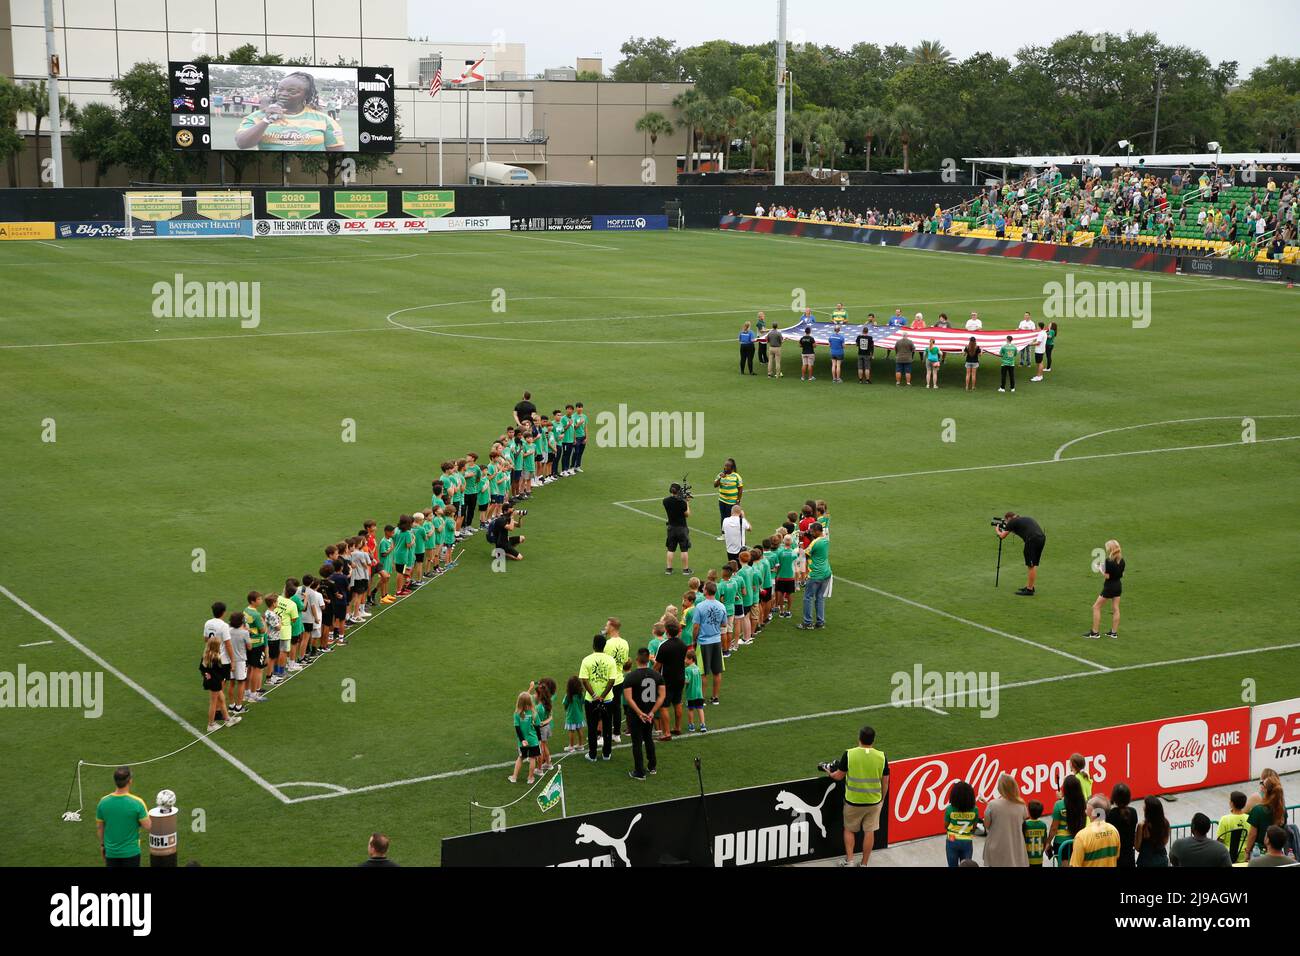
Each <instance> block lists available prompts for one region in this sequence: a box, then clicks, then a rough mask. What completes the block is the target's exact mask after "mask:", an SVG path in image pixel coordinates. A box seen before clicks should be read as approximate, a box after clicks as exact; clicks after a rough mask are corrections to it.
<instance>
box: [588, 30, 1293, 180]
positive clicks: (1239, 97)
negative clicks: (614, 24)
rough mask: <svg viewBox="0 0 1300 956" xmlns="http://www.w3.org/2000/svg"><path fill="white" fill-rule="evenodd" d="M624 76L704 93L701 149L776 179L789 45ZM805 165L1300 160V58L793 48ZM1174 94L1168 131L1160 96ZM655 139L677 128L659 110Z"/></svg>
mask: <svg viewBox="0 0 1300 956" xmlns="http://www.w3.org/2000/svg"><path fill="white" fill-rule="evenodd" d="M620 52H621V53H622V56H623V59H622V60H621V61H620V62H619V63H618V64H617V65H616V66H614V67H613V69H612V70H611V71H610V79H613V80H623V81H637V82H693V83H694V84H695V85H694V88H693V90H691V91H689V92H687V93H684V94H683V95H682V96H680V97H678V99H677V101H676V102H675V103H674V105H675V106H676V107H677V111H678V116H677V118H676V122H675V125H676V126H677V127H681V128H682V129H684V130H685V131H686V133H687V136H688V139H689V142H690V146H689V147H688V148H689V149H690V152H691V153H694V152H696V151H697V150H701V151H709V152H716V153H719V154H720V155H721V157H722V161H723V163H724V166H727V165H730V166H732V167H735V166H740V165H745V164H747V165H748V166H749V167H750V168H770V166H771V165H772V160H773V156H772V152H773V149H774V148H775V102H776V44H775V43H774V42H772V43H766V44H758V45H744V44H738V43H732V42H730V41H727V40H710V41H708V42H706V43H702V44H699V45H698V46H693V47H687V48H685V49H682V48H679V47H678V46H677V45H676V44H675V43H673V41H671V40H668V39H665V38H663V37H653V38H649V39H647V38H642V37H634V38H632V39H629V40H628V41H627V42H626V43H624V44H623V45H622V47H621V50H620ZM787 68H788V69H789V71H790V79H791V87H792V93H793V110H792V111H791V112H790V114H789V119H788V123H787V127H786V129H787V138H788V139H790V140H793V144H794V147H795V157H794V159H795V162H794V166H795V167H796V168H797V167H799V166H803V167H809V166H834V167H837V168H842V169H868V168H875V169H877V170H891V169H895V168H900V167H901V168H903V169H910V168H913V167H918V168H937V167H939V166H940V165H941V164H942V162H943V160H944V159H949V158H951V159H957V160H960V157H962V156H1013V155H1033V154H1056V153H1061V154H1078V155H1083V154H1094V155H1097V154H1103V155H1104V154H1108V153H1117V152H1122V150H1120V149H1119V147H1118V145H1117V144H1118V141H1119V140H1121V139H1126V140H1129V141H1131V142H1132V143H1133V144H1134V150H1135V151H1136V152H1148V151H1153V150H1152V148H1151V147H1152V137H1153V132H1155V138H1156V142H1155V149H1154V151H1155V152H1208V151H1209V150H1208V149H1207V145H1206V144H1207V143H1209V142H1211V141H1216V142H1218V143H1219V144H1220V147H1221V149H1222V150H1223V151H1224V152H1252V151H1269V152H1273V151H1288V150H1300V58H1292V57H1282V56H1272V57H1269V58H1268V60H1267V61H1266V62H1265V63H1264V64H1263V65H1262V66H1259V67H1256V68H1255V69H1253V70H1252V71H1251V72H1250V74H1249V76H1247V77H1246V78H1245V79H1244V80H1243V79H1240V78H1239V77H1238V64H1237V63H1236V62H1234V61H1225V62H1222V63H1218V64H1214V63H1211V62H1210V60H1209V58H1208V57H1206V56H1205V54H1203V53H1201V52H1199V51H1197V50H1194V49H1191V48H1188V47H1185V46H1171V45H1167V44H1163V43H1161V42H1160V40H1159V38H1158V37H1157V35H1156V34H1154V33H1142V34H1135V33H1131V32H1130V33H1127V34H1124V35H1122V36H1121V35H1117V34H1110V33H1098V34H1088V33H1082V32H1080V33H1073V34H1070V35H1069V36H1065V37H1061V38H1060V39H1058V40H1055V41H1054V42H1052V43H1051V44H1050V45H1047V46H1033V45H1031V46H1025V47H1022V48H1021V49H1020V50H1018V51H1017V52H1016V55H1015V58H1014V61H1012V60H1008V59H1006V58H1005V57H999V56H994V55H993V54H990V53H976V54H973V55H972V56H969V57H967V58H966V59H964V60H961V61H958V60H956V59H955V58H954V57H953V56H952V54H951V53H950V52H949V51H948V50H947V49H946V48H945V47H944V46H943V44H942V43H939V42H938V41H932V40H927V41H924V42H922V43H920V44H918V45H916V46H914V47H912V48H910V49H909V48H907V47H904V46H901V45H897V44H894V45H888V46H883V47H881V46H877V45H876V44H872V43H858V44H854V45H853V46H851V47H849V48H848V49H840V48H838V47H835V46H831V45H817V44H803V45H800V46H797V47H791V48H788V50H787ZM1157 89H1158V91H1159V126H1158V130H1157V127H1156V123H1157V120H1156V98H1157ZM637 128H638V130H640V131H642V132H646V133H648V134H649V133H650V132H651V131H652V130H653V134H654V135H653V136H652V138H657V137H658V136H659V135H665V134H666V133H668V132H671V131H672V130H673V129H674V128H675V126H674V123H673V121H671V120H669V119H668V118H667V117H665V116H663V114H660V113H656V114H647V116H643V117H642V118H641V120H640V121H638V125H637Z"/></svg>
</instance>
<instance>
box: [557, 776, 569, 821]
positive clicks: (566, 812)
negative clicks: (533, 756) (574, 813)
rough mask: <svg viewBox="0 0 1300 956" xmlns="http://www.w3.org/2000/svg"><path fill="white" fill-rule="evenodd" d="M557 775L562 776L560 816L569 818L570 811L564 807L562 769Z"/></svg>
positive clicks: (561, 777)
mask: <svg viewBox="0 0 1300 956" xmlns="http://www.w3.org/2000/svg"><path fill="white" fill-rule="evenodd" d="M556 773H558V774H559V775H560V816H562V817H567V816H568V815H569V810H568V808H567V807H566V806H565V805H564V771H563V770H562V769H561V770H557V771H556Z"/></svg>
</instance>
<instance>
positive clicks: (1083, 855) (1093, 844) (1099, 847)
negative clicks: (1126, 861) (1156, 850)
mask: <svg viewBox="0 0 1300 956" xmlns="http://www.w3.org/2000/svg"><path fill="white" fill-rule="evenodd" d="M1109 810H1110V801H1109V800H1107V799H1106V798H1105V797H1103V796H1102V795H1101V794H1097V795H1096V796H1094V797H1093V798H1092V799H1091V800H1089V801H1088V825H1087V826H1085V827H1084V828H1083V829H1082V830H1080V831H1079V832H1078V833H1076V834H1075V835H1074V850H1073V851H1072V852H1071V853H1070V866H1110V867H1113V866H1116V865H1117V864H1118V862H1119V831H1118V830H1116V829H1115V827H1114V826H1112V825H1111V824H1109V823H1107V822H1106V813H1107V812H1108V811H1109Z"/></svg>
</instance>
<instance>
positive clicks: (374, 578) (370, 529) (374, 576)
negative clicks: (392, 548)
mask: <svg viewBox="0 0 1300 956" xmlns="http://www.w3.org/2000/svg"><path fill="white" fill-rule="evenodd" d="M376 527H377V525H376V524H375V521H374V519H373V518H372V519H370V520H369V521H367V522H366V524H365V531H366V543H365V545H364V547H365V549H366V551H368V552H369V553H370V593H369V594H367V595H366V604H368V605H370V606H371V607H374V606H375V603H376V601H377V600H378V598H377V594H378V591H379V585H380V582H381V581H382V580H384V579H386V578H387V577H388V575H387V573H386V572H384V571H382V570H380V567H379V542H378V541H377V540H376V539H375V528H376Z"/></svg>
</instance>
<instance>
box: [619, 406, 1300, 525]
mask: <svg viewBox="0 0 1300 956" xmlns="http://www.w3.org/2000/svg"><path fill="white" fill-rule="evenodd" d="M1234 417H1235V416H1234ZM1256 417H1257V418H1264V417H1270V416H1263V415H1260V416H1256ZM1277 417H1292V416H1277ZM1085 437H1089V436H1085ZM1298 439H1300V435H1282V436H1280V437H1278V438H1257V439H1255V440H1254V441H1253V442H1243V441H1225V442H1213V443H1211V444H1206V445H1177V446H1173V447H1170V448H1143V449H1139V450H1136V451H1112V452H1104V453H1101V454H1096V455H1071V456H1070V457H1069V458H1038V459H1035V460H1034V461H1015V462H1007V463H1004V464H1000V465H965V466H962V467H960V468H929V469H925V470H923V471H900V472H894V473H891V474H883V475H862V476H861V477H858V478H836V479H833V480H831V481H804V482H799V483H797V484H792V485H770V486H767V487H764V488H746V489H745V494H757V493H758V492H760V491H786V490H789V489H792V488H820V487H823V486H826V485H851V484H856V483H857V482H860V481H884V480H886V479H889V478H920V477H922V476H924V475H952V474H959V473H961V472H968V471H996V470H998V469H1000V468H1029V467H1031V466H1033V465H1058V464H1064V463H1067V462H1074V461H1097V460H1100V459H1103V458H1127V457H1129V456H1131V455H1160V454H1163V453H1165V452H1174V451H1198V450H1202V449H1208V448H1234V447H1237V446H1243V447H1247V448H1249V447H1250V446H1251V445H1265V444H1268V443H1269V442H1279V441H1296V440H1298ZM695 497H697V498H716V497H717V495H716V493H714V492H705V493H703V494H699V495H696V496H695ZM660 500H662V499H661V498H628V499H626V500H624V501H616V502H614V504H616V505H619V506H620V507H627V506H628V505H629V504H633V503H635V504H645V503H646V502H650V501H660ZM630 510H633V511H635V510H636V509H635V508H633V509H630ZM644 513H645V512H642V514H644ZM651 517H653V518H658V517H659V515H651Z"/></svg>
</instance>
